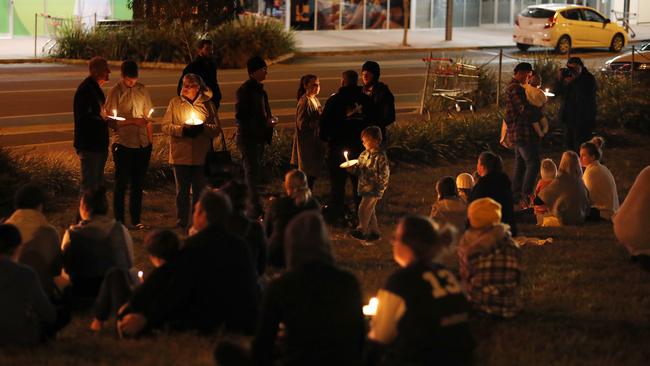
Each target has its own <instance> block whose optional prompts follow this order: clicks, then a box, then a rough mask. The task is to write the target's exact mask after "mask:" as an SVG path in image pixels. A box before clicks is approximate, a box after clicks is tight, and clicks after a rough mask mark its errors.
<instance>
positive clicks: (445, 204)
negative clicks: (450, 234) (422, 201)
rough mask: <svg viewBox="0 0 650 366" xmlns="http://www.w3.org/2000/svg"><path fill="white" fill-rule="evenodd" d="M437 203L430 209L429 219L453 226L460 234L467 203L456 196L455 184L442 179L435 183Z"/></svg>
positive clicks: (447, 178) (464, 221) (451, 180)
mask: <svg viewBox="0 0 650 366" xmlns="http://www.w3.org/2000/svg"><path fill="white" fill-rule="evenodd" d="M436 193H437V196H438V197H437V199H438V200H437V201H436V203H434V204H433V206H432V207H431V213H430V214H429V217H430V218H431V219H433V220H436V221H438V222H441V223H449V224H451V225H453V226H454V227H455V228H456V230H458V231H459V232H460V233H462V232H463V231H465V226H466V221H467V203H465V201H463V200H462V199H461V198H460V197H459V196H458V189H457V188H456V182H454V178H452V177H444V178H442V179H440V180H439V181H438V183H436Z"/></svg>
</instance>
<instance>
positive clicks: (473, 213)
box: [458, 197, 522, 318]
mask: <svg viewBox="0 0 650 366" xmlns="http://www.w3.org/2000/svg"><path fill="white" fill-rule="evenodd" d="M501 212H502V211H501V205H500V204H499V203H498V202H496V201H495V200H493V199H491V198H487V197H486V198H481V199H478V200H476V201H473V202H472V203H471V204H470V205H469V207H468V209H467V216H468V217H469V225H470V228H469V229H467V231H465V234H463V236H462V237H461V239H460V241H459V242H458V257H459V259H460V273H461V278H462V280H463V286H464V287H465V290H466V291H467V295H468V297H469V301H470V303H471V304H472V307H473V309H474V310H475V311H476V312H478V314H481V315H487V316H493V317H497V318H512V317H514V316H515V315H517V314H518V313H519V311H520V310H521V305H520V301H519V299H518V296H517V290H518V288H519V285H520V284H521V270H522V265H521V251H520V249H519V248H518V247H517V246H516V245H515V242H514V241H513V240H512V236H511V235H510V231H509V230H508V226H507V225H504V224H502V223H501Z"/></svg>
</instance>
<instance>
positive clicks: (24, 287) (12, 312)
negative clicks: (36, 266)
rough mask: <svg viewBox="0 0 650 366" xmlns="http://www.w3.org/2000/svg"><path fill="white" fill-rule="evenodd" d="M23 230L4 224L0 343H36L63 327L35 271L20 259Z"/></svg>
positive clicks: (0, 233) (0, 258)
mask: <svg viewBox="0 0 650 366" xmlns="http://www.w3.org/2000/svg"><path fill="white" fill-rule="evenodd" d="M20 241H21V238H20V232H19V231H18V229H17V228H16V227H15V226H14V225H11V224H0V294H2V301H0V346H4V345H10V344H11V345H25V346H29V345H35V344H38V343H40V342H42V341H43V340H45V339H46V337H48V336H53V335H54V333H55V332H56V331H57V330H58V329H60V328H61V327H62V326H63V325H64V324H61V325H60V326H53V324H56V321H57V313H56V309H55V308H54V306H52V304H51V303H50V300H49V299H48V298H47V296H46V295H45V293H44V292H43V288H42V287H41V283H40V281H39V280H38V275H37V274H36V272H34V270H33V269H32V268H30V267H28V266H26V265H24V264H20V263H18V262H17V260H16V254H17V250H18V247H19V246H20Z"/></svg>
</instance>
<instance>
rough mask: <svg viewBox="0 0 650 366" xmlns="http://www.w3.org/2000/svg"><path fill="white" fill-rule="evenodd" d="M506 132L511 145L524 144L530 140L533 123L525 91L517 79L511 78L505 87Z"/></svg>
mask: <svg viewBox="0 0 650 366" xmlns="http://www.w3.org/2000/svg"><path fill="white" fill-rule="evenodd" d="M506 97H507V98H506V115H505V120H506V126H508V130H507V132H506V134H507V136H508V141H510V143H511V144H513V145H517V144H518V145H526V144H528V143H530V142H531V141H532V135H533V125H532V122H531V121H532V119H531V117H532V116H531V115H530V108H529V104H528V101H527V99H526V91H525V89H524V87H523V86H522V85H521V83H520V82H519V81H517V79H515V78H513V79H512V80H511V81H510V84H508V87H507V88H506Z"/></svg>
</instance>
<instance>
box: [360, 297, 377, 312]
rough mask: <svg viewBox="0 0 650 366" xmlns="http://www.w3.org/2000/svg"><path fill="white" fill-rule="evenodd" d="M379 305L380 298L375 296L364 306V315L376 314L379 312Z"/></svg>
mask: <svg viewBox="0 0 650 366" xmlns="http://www.w3.org/2000/svg"><path fill="white" fill-rule="evenodd" d="M378 305H379V300H378V299H377V298H376V297H373V298H371V299H370V301H368V305H364V306H363V315H365V316H375V315H376V314H377V306H378Z"/></svg>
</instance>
